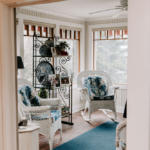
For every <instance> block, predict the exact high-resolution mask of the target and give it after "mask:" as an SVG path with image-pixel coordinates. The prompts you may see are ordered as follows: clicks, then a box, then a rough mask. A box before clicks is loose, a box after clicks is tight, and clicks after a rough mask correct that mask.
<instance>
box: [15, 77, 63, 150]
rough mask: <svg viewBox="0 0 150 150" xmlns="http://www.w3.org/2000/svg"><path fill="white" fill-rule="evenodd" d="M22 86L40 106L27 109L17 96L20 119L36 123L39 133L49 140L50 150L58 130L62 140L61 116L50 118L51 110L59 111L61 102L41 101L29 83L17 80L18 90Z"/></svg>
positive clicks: (19, 96) (56, 99)
mask: <svg viewBox="0 0 150 150" xmlns="http://www.w3.org/2000/svg"><path fill="white" fill-rule="evenodd" d="M23 86H29V87H30V88H31V89H32V92H34V94H35V96H36V97H37V98H38V99H39V101H40V104H41V106H35V107H29V106H26V105H24V103H23V101H22V99H21V95H20V94H18V109H19V115H20V117H21V118H22V117H26V118H27V119H28V120H29V121H30V122H33V123H38V124H39V126H40V129H39V133H41V134H43V135H45V136H47V137H48V138H49V143H50V150H52V146H53V136H54V134H55V132H56V131H57V130H58V129H59V130H60V138H61V139H62V124H61V116H59V117H58V118H57V120H55V119H54V118H52V116H51V110H53V109H55V111H56V109H57V110H60V111H61V101H60V99H58V98H50V99H41V98H40V97H39V96H38V95H37V93H36V92H35V90H34V88H33V87H32V85H31V83H30V82H28V81H27V80H25V79H22V78H20V79H18V89H19V88H20V87H23Z"/></svg>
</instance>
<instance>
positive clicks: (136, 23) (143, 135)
mask: <svg viewBox="0 0 150 150" xmlns="http://www.w3.org/2000/svg"><path fill="white" fill-rule="evenodd" d="M128 3H129V4H128V6H129V9H128V32H129V33H128V34H129V35H128V36H129V37H128V47H129V48H128V87H127V89H128V93H127V102H128V103H127V104H128V107H127V113H128V114H127V150H149V149H150V146H149V144H150V136H149V134H150V130H149V129H150V0H136V1H135V0H129V1H128Z"/></svg>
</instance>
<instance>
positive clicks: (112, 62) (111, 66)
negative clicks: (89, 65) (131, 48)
mask: <svg viewBox="0 0 150 150" xmlns="http://www.w3.org/2000/svg"><path fill="white" fill-rule="evenodd" d="M127 48H128V40H98V41H95V67H96V70H101V71H105V72H107V73H108V74H109V75H110V77H111V79H112V82H113V83H127V56H128V52H127Z"/></svg>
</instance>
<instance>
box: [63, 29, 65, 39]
mask: <svg viewBox="0 0 150 150" xmlns="http://www.w3.org/2000/svg"><path fill="white" fill-rule="evenodd" d="M62 38H63V39H65V29H62Z"/></svg>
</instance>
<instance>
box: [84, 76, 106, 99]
mask: <svg viewBox="0 0 150 150" xmlns="http://www.w3.org/2000/svg"><path fill="white" fill-rule="evenodd" d="M83 86H84V87H86V88H87V89H88V92H89V95H90V96H91V97H101V96H105V95H106V94H107V86H106V83H105V81H104V80H103V79H102V78H101V77H87V78H86V79H84V84H83Z"/></svg>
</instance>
